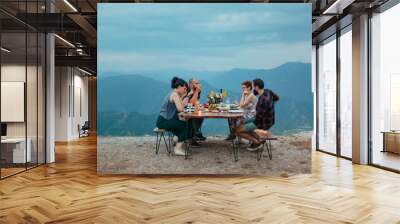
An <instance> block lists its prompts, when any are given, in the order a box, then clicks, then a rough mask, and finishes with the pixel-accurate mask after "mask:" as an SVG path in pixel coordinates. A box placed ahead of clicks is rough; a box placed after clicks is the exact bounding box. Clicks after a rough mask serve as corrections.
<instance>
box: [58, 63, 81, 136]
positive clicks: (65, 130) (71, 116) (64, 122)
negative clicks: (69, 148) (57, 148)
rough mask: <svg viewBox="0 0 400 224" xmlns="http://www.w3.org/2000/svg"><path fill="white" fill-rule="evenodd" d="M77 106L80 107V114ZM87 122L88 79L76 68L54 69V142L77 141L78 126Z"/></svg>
mask: <svg viewBox="0 0 400 224" xmlns="http://www.w3.org/2000/svg"><path fill="white" fill-rule="evenodd" d="M79 95H80V97H79ZM79 101H81V102H80V103H79ZM79 105H81V112H80V110H79ZM87 120H88V77H87V76H84V74H83V73H82V72H80V71H79V70H78V69H76V68H72V67H56V82H55V123H56V132H55V140H56V141H70V140H73V139H77V138H78V137H79V133H78V124H80V125H83V124H84V122H85V121H87Z"/></svg>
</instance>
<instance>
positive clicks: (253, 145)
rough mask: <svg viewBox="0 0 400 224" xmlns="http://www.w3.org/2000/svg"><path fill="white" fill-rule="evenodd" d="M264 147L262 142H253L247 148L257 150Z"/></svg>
mask: <svg viewBox="0 0 400 224" xmlns="http://www.w3.org/2000/svg"><path fill="white" fill-rule="evenodd" d="M261 147H262V144H261V143H251V145H250V146H249V147H248V148H247V150H249V151H257V150H259V149H260V148H261Z"/></svg>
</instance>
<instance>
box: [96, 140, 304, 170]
mask: <svg viewBox="0 0 400 224" xmlns="http://www.w3.org/2000/svg"><path fill="white" fill-rule="evenodd" d="M277 137H278V140H277V141H273V142H272V160H270V159H269V158H268V156H267V152H266V150H264V156H263V158H262V159H261V160H260V161H257V153H255V152H250V151H247V150H246V146H245V145H244V146H241V148H240V149H239V161H238V162H235V161H234V159H233V153H232V147H231V143H230V142H227V141H224V140H223V137H218V136H213V137H208V138H207V140H206V141H204V142H202V143H201V147H200V148H193V149H192V150H193V153H192V155H191V156H190V157H189V158H188V159H187V160H185V158H184V157H183V156H174V155H171V156H168V154H167V152H166V150H165V145H164V144H162V145H161V147H160V152H159V154H158V155H156V154H155V141H156V138H155V137H154V136H145V137H100V136H99V137H98V141H97V142H98V143H97V144H98V146H97V171H98V173H99V174H240V175H243V174H245V175H262V176H278V175H280V176H286V175H293V174H300V173H310V172H311V152H310V151H311V133H309V132H305V133H299V134H294V135H288V136H277Z"/></svg>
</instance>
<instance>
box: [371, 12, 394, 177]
mask: <svg viewBox="0 0 400 224" xmlns="http://www.w3.org/2000/svg"><path fill="white" fill-rule="evenodd" d="M398 21H400V4H398V5H396V6H394V7H392V8H390V9H388V10H386V11H384V12H383V13H380V14H376V15H374V16H373V17H372V19H371V41H372V43H371V45H372V46H371V47H372V49H371V53H372V54H371V60H372V62H371V66H372V71H371V99H370V100H371V101H370V104H371V111H370V116H371V130H370V132H371V140H372V152H371V153H372V154H371V155H370V156H371V157H372V163H373V164H375V165H379V166H383V167H387V168H391V169H395V170H400V133H399V131H400V103H399V102H400V100H399V99H400V63H399V56H398V54H399V52H400V42H399V40H400V33H399V32H398V28H397V27H398V24H397V23H398Z"/></svg>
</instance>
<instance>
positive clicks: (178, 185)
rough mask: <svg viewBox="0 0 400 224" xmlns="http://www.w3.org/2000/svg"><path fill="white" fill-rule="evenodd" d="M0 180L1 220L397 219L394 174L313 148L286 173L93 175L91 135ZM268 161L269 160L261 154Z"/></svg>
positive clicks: (399, 184)
mask: <svg viewBox="0 0 400 224" xmlns="http://www.w3.org/2000/svg"><path fill="white" fill-rule="evenodd" d="M56 148H57V150H56V151H57V152H56V160H57V161H56V163H55V164H51V165H47V166H41V167H39V168H36V169H33V170H29V171H28V172H25V173H22V174H19V175H16V176H13V177H10V178H8V179H5V180H2V181H0V223H44V222H47V223H374V224H376V223H385V224H386V223H400V175H399V174H395V173H391V172H387V171H384V170H380V169H377V168H374V167H369V166H358V165H352V164H351V162H350V161H347V160H343V159H337V158H335V157H333V156H330V155H326V154H323V153H317V152H314V153H313V174H311V175H300V176H293V177H289V178H285V177H265V178H263V177H229V176H228V177H215V176H186V177H183V176H178V177H177V176H157V177H154V176H151V177H143V176H142V177H140V176H98V175H97V174H96V141H95V138H93V137H91V138H86V139H84V140H81V141H77V142H71V143H69V144H57V147H56ZM264 161H265V162H268V160H264Z"/></svg>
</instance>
